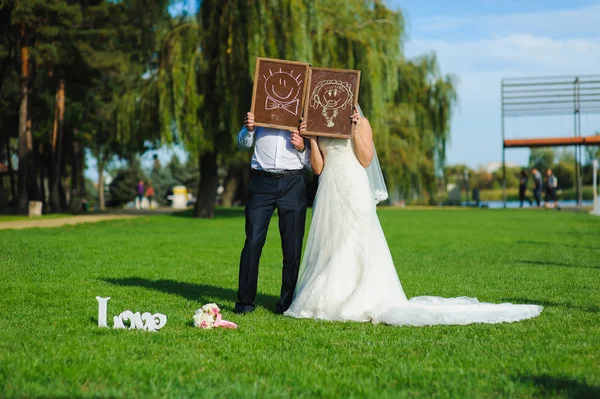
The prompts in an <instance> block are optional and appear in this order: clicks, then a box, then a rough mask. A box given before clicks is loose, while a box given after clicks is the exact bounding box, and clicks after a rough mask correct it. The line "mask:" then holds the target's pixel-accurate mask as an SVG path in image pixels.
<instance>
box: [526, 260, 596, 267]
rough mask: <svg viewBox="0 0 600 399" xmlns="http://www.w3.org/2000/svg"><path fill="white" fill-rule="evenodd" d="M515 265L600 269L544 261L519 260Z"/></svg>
mask: <svg viewBox="0 0 600 399" xmlns="http://www.w3.org/2000/svg"><path fill="white" fill-rule="evenodd" d="M515 263H518V264H526V265H534V266H557V267H575V268H579V269H599V268H600V266H581V265H576V264H575V263H565V262H557V261H544V260H519V261H516V262H515Z"/></svg>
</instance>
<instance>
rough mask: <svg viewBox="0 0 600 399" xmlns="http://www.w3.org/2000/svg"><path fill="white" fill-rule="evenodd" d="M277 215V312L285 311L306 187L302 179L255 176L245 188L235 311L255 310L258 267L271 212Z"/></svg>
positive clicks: (293, 286) (303, 216) (291, 290)
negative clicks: (243, 239) (243, 235)
mask: <svg viewBox="0 0 600 399" xmlns="http://www.w3.org/2000/svg"><path fill="white" fill-rule="evenodd" d="M275 209H277V211H278V215H279V233H280V234H281V249H282V252H283V271H282V276H281V295H280V298H279V301H278V302H277V304H276V308H275V310H276V311H277V312H280V313H281V312H284V311H286V310H287V309H288V308H289V307H290V305H291V303H292V299H293V297H294V290H295V289H296V283H297V281H298V270H299V268H300V257H301V254H302V241H303V239H304V227H305V223H306V184H305V182H304V175H295V176H290V177H284V178H280V179H272V178H269V177H262V176H255V177H253V178H252V180H251V182H250V184H249V186H248V204H247V205H246V242H245V243H244V249H243V250H242V254H241V256H240V274H239V286H238V287H239V288H238V301H237V302H236V310H238V311H247V310H251V309H254V306H255V304H254V301H255V299H256V291H257V284H258V265H259V261H260V255H261V253H262V249H263V246H264V245H265V240H266V237H267V231H268V229H269V222H270V221H271V216H272V215H273V212H274V210H275Z"/></svg>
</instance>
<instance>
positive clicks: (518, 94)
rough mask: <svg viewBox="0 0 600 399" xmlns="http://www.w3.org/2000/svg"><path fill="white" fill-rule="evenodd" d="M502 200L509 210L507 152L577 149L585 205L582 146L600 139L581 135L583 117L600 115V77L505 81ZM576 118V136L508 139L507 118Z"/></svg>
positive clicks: (579, 185)
mask: <svg viewBox="0 0 600 399" xmlns="http://www.w3.org/2000/svg"><path fill="white" fill-rule="evenodd" d="M501 94H502V175H503V183H502V192H503V194H502V197H503V202H504V207H505V208H506V162H505V159H506V158H505V155H506V154H505V153H506V149H507V148H523V147H528V148H531V147H559V146H574V147H575V182H576V187H577V199H578V204H581V202H582V177H581V159H582V150H581V147H582V146H586V145H600V136H587V137H584V136H582V135H581V115H582V114H600V75H582V76H550V77H531V78H510V79H502V83H501ZM560 115H573V135H572V136H569V135H565V136H563V137H550V138H530V139H512V140H511V139H506V137H505V130H504V124H505V119H506V118H513V117H531V116H560Z"/></svg>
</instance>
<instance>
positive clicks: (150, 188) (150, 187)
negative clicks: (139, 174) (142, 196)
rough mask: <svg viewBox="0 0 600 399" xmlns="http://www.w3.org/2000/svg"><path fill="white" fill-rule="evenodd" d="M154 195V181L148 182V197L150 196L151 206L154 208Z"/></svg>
mask: <svg viewBox="0 0 600 399" xmlns="http://www.w3.org/2000/svg"><path fill="white" fill-rule="evenodd" d="M154 195H155V194H154V187H152V183H148V188H147V189H146V198H148V203H149V204H150V208H152V200H154Z"/></svg>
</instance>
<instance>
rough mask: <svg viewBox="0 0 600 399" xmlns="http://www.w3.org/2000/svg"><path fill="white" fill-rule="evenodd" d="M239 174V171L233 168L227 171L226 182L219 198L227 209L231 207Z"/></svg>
mask: <svg viewBox="0 0 600 399" xmlns="http://www.w3.org/2000/svg"><path fill="white" fill-rule="evenodd" d="M239 173H240V171H239V170H236V169H234V168H231V169H230V170H229V173H228V176H227V180H226V181H225V191H223V195H222V196H221V204H222V205H223V206H225V207H228V208H229V207H231V206H232V205H233V201H234V200H235V194H236V193H237V189H238V186H239V183H240V176H239Z"/></svg>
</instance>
